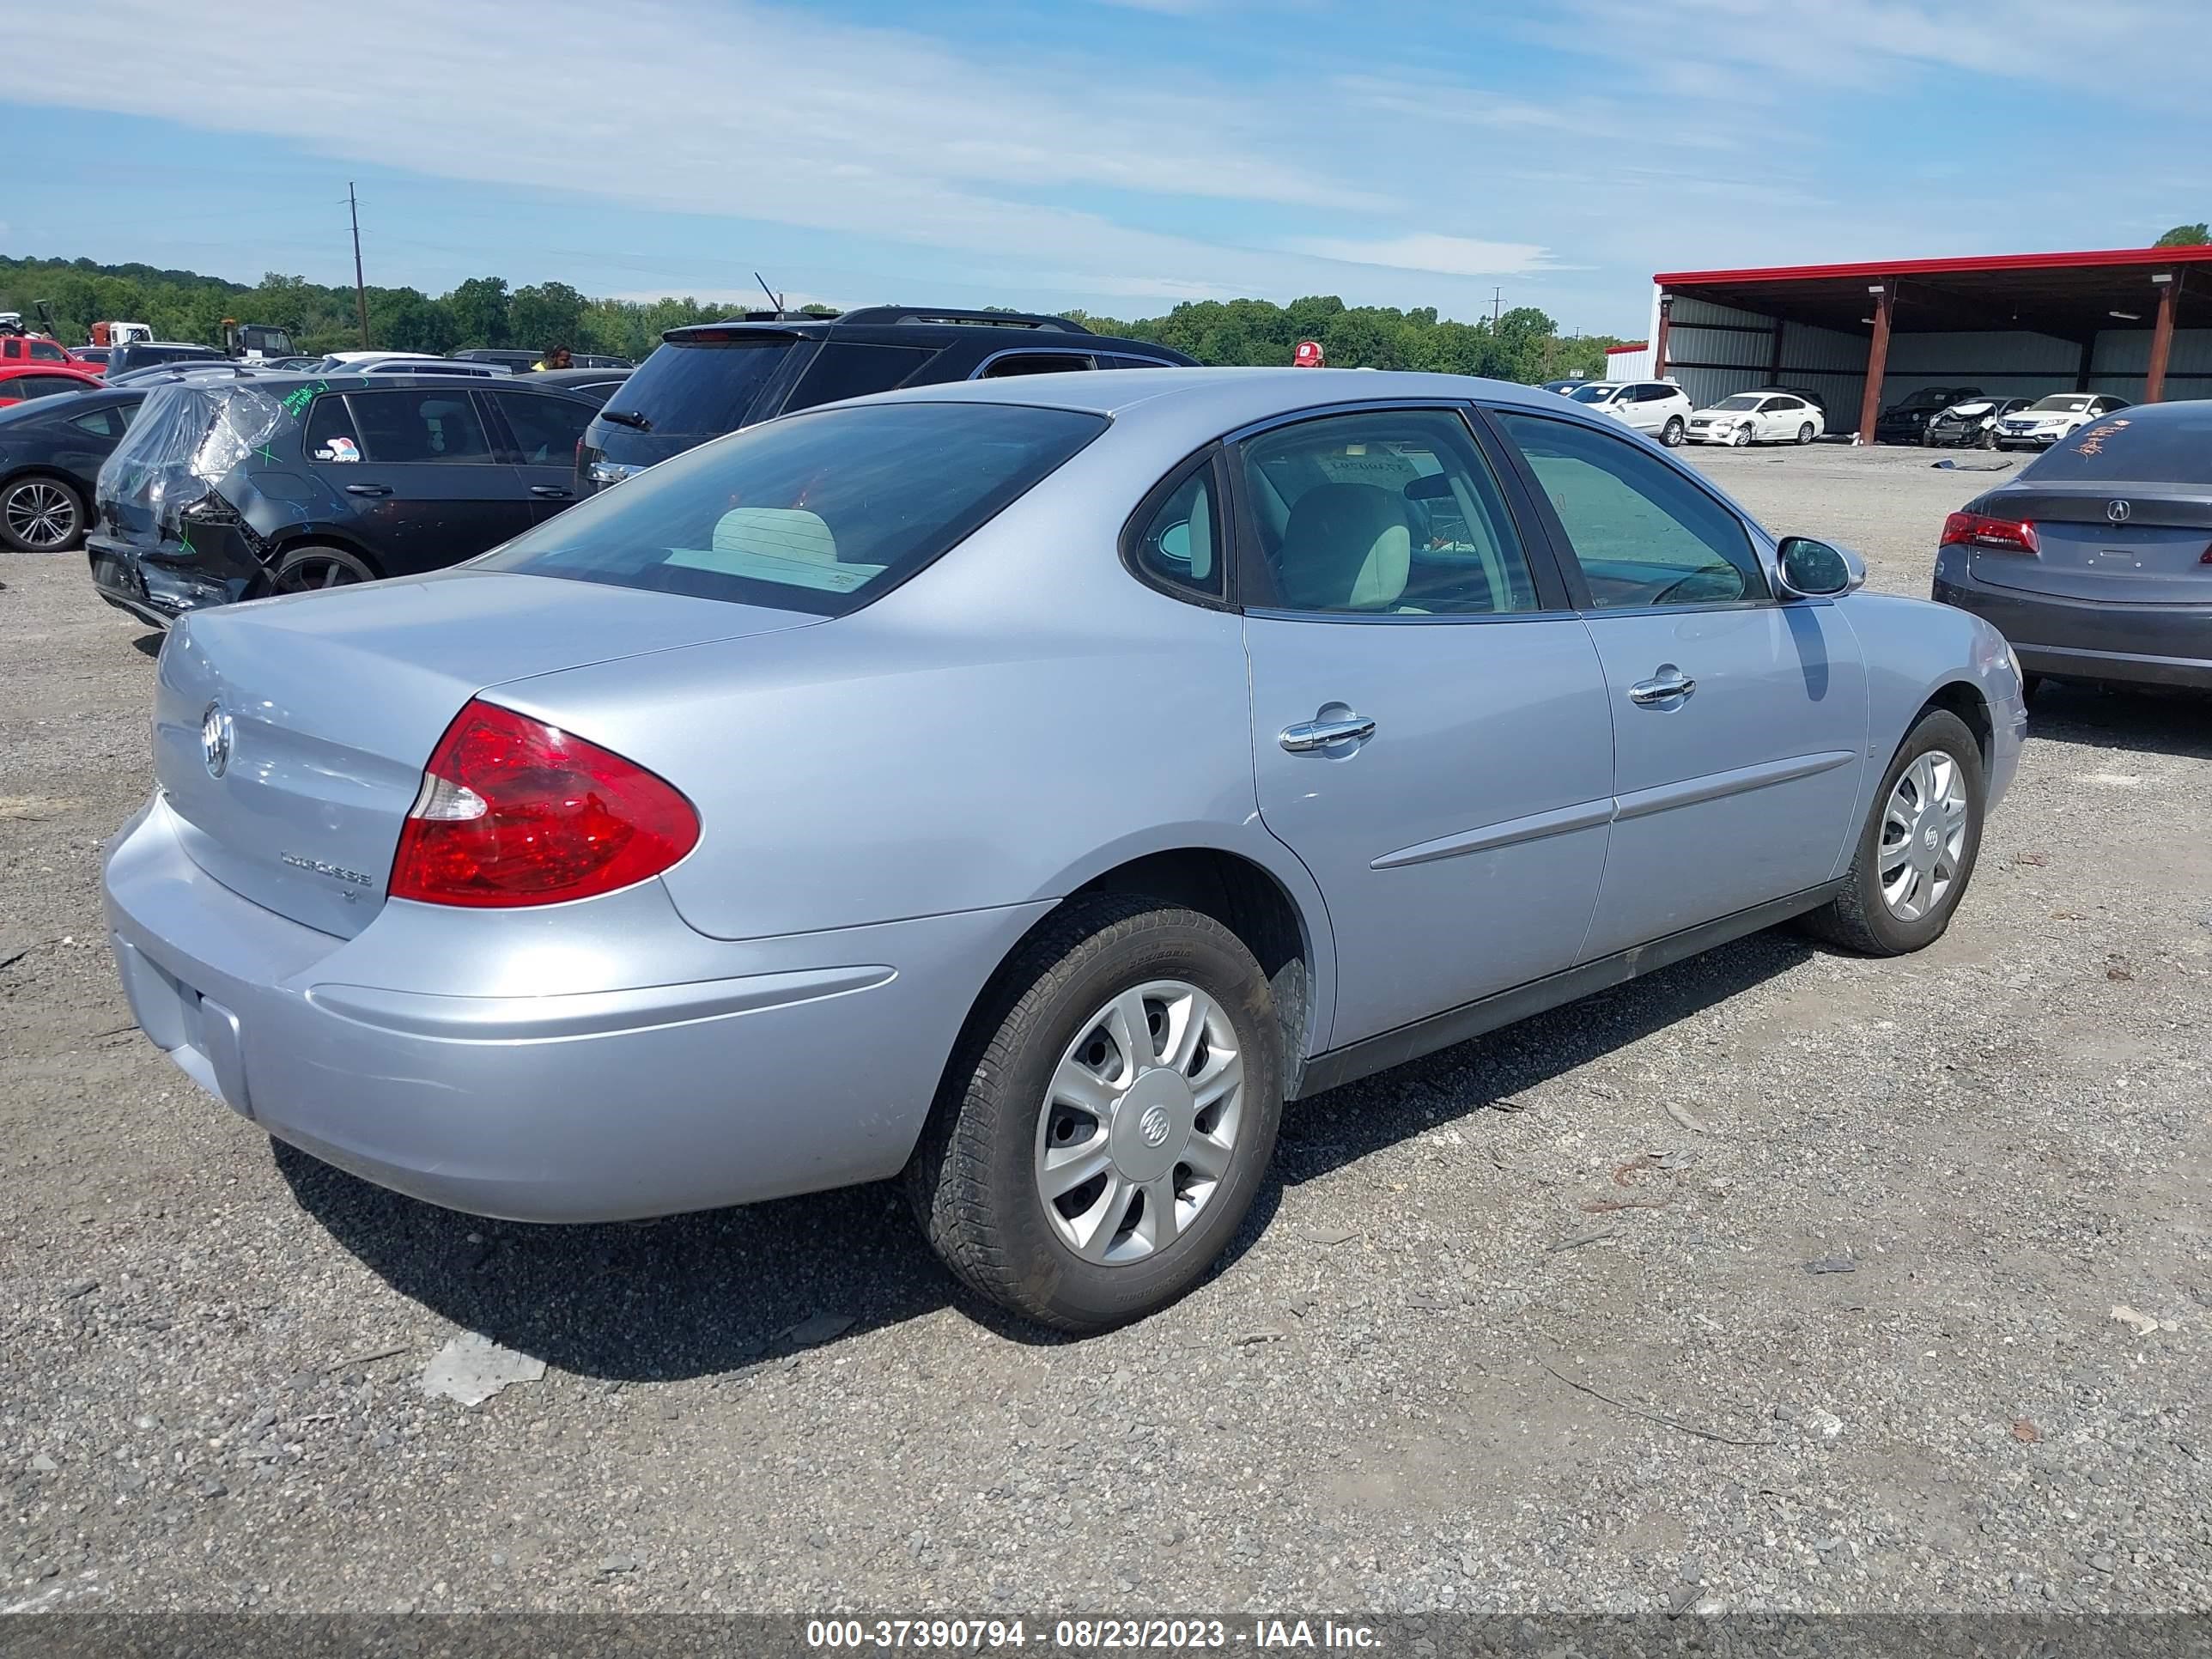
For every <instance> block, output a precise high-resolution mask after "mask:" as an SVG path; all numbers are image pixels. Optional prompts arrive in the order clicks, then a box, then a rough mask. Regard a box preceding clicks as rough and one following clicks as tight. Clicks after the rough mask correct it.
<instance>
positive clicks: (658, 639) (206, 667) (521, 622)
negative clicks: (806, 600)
mask: <svg viewBox="0 0 2212 1659" xmlns="http://www.w3.org/2000/svg"><path fill="white" fill-rule="evenodd" d="M820 620H821V618H819V617H813V616H809V615H804V614H801V613H799V612H796V611H774V610H768V609H764V608H759V607H755V606H750V605H732V604H728V603H725V602H721V601H716V600H705V599H690V598H684V597H681V596H677V595H671V594H665V593H651V592H639V591H635V590H631V589H623V588H613V587H608V586H603V585H600V584H598V583H589V582H579V581H570V580H562V579H559V578H555V577H547V576H527V575H520V574H507V573H495V572H483V571H470V570H455V571H451V572H446V573H441V574H438V575H435V576H430V577H426V578H422V579H420V580H413V581H392V582H380V583H376V584H373V585H370V586H362V587H356V588H352V589H349V590H345V591H343V592H332V593H327V594H323V593H313V594H303V595H300V596H297V597H295V598H289V599H272V600H266V601H263V602H261V603H258V604H254V605H236V606H225V607H222V608H219V609H216V610H212V611H198V612H195V613H193V614H191V616H189V617H185V618H183V619H180V621H179V623H178V625H177V626H176V627H175V628H174V629H172V631H171V632H170V635H169V636H168V640H167V644H166V646H165V647H164V649H163V651H162V653H161V673H160V684H159V689H158V690H157V692H156V695H155V714H154V764H155V775H156V777H157V778H158V780H159V781H160V785H161V793H162V796H163V798H164V799H165V800H166V801H167V805H168V806H169V809H170V811H171V812H172V813H173V815H174V816H175V817H176V819H177V820H178V825H179V836H181V838H182V840H183V842H184V845H185V850H186V851H187V852H188V853H189V854H191V858H192V859H193V860H194V861H195V862H196V863H197V864H198V865H199V866H200V867H201V868H202V869H204V870H205V871H206V872H208V873H209V874H210V875H211V876H213V877H214V878H216V880H218V881H220V882H222V884H223V885H224V886H226V887H228V888H230V889H231V890H233V891H234V892H237V893H240V894H242V895H243V896H246V897H247V898H250V899H252V900H253V901H255V902H257V903H259V904H263V905H265V906H266V907H268V908H270V909H272V910H275V911H276V912H278V913H279V914H281V915H286V916H289V917H290V918H291V919H292V920H293V921H298V922H301V923H304V924H306V925H307V926H308V927H317V928H320V929H322V930H323V931H324V932H325V933H336V934H338V935H341V936H343V937H348V938H349V937H351V936H352V935H353V934H355V933H359V932H360V931H361V930H362V928H363V927H367V926H368V923H369V921H370V920H371V919H372V918H373V917H374V915H375V914H376V912H377V911H378V909H379V908H381V907H382V905H383V903H384V898H385V885H386V880H387V879H388V878H389V877H390V875H391V872H392V854H393V853H394V852H395V851H396V850H397V848H398V842H399V832H400V827H401V825H402V823H404V820H405V818H406V815H407V812H408V810H409V808H410V806H412V805H413V804H414V801H415V798H416V793H417V792H418V791H419V790H420V788H421V787H422V766H423V763H424V762H425V761H426V760H428V758H429V756H430V751H431V750H432V749H433V748H434V747H435V745H436V744H437V741H438V738H439V737H440V736H441V734H442V733H443V732H444V731H445V729H446V727H447V725H448V724H449V723H450V722H451V721H452V720H453V716H454V715H455V714H458V713H459V711H460V709H461V708H462V706H463V705H464V704H465V703H466V702H468V700H469V699H470V698H471V696H475V695H477V693H478V692H480V691H483V690H487V689H488V688H490V687H493V686H496V685H498V684H501V683H503V682H506V681H510V680H516V679H522V678H528V677H531V676H532V675H537V674H543V673H547V672H550V671H554V670H557V669H562V668H573V667H579V666H581V665H585V664H588V663H593V662H605V661H607V660H610V659H615V658H620V657H629V656H635V655H638V654H640V653H646V652H653V651H665V650H671V649H674V648H677V647H683V646H688V645H696V644H701V643H703V642H705V641H710V640H721V639H730V638H734V637H738V636H741V635H749V634H759V633H766V632H769V631H770V630H773V629H783V628H794V627H799V626H800V625H802V624H805V623H813V622H818V621H820ZM577 735H579V736H580V737H585V738H589V737H590V736H591V733H590V732H579V733H578V734H577Z"/></svg>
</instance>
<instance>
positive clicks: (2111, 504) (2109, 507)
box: [2105, 501, 2135, 524]
mask: <svg viewBox="0 0 2212 1659" xmlns="http://www.w3.org/2000/svg"><path fill="white" fill-rule="evenodd" d="M2134 511H2135V507H2133V506H2132V505H2131V504H2130V503H2129V502H2126V501H2106V503H2105V516H2106V518H2108V519H2110V520H2112V522H2113V523H2114V524H2125V523H2126V522H2127V521H2128V514H2129V513H2132V512H2134Z"/></svg>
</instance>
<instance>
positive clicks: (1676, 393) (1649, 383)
mask: <svg viewBox="0 0 2212 1659" xmlns="http://www.w3.org/2000/svg"><path fill="white" fill-rule="evenodd" d="M1567 396H1568V397H1569V398H1572V399H1573V400H1574V401H1575V402H1577V403H1578V404H1581V405H1582V406H1583V408H1585V409H1589V410H1599V411H1601V412H1602V413H1604V414H1607V415H1610V416H1613V418H1614V419H1615V420H1617V421H1621V422H1626V424H1628V425H1630V426H1632V427H1634V428H1636V429H1637V430H1638V432H1648V433H1650V435H1652V436H1653V437H1655V438H1656V439H1657V440H1658V441H1660V442H1661V443H1662V444H1664V445H1666V446H1667V447H1668V448H1669V449H1672V448H1673V447H1674V446H1675V445H1676V444H1678V443H1680V442H1681V441H1682V435H1683V434H1685V433H1686V432H1687V431H1688V430H1689V429H1690V394H1689V393H1688V392H1685V391H1683V390H1682V388H1681V387H1680V386H1676V385H1675V384H1674V382H1673V381H1672V380H1585V381H1583V384H1582V385H1580V386H1577V387H1576V388H1575V389H1574V390H1573V391H1571V392H1569V393H1567Z"/></svg>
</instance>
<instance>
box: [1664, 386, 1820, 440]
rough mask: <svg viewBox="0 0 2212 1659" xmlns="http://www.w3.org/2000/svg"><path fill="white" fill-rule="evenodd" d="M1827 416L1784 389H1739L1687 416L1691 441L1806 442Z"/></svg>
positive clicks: (1815, 432)
mask: <svg viewBox="0 0 2212 1659" xmlns="http://www.w3.org/2000/svg"><path fill="white" fill-rule="evenodd" d="M1826 425H1827V416H1826V415H1824V414H1822V413H1821V411H1820V410H1818V409H1817V408H1815V407H1814V405H1813V404H1808V403H1807V402H1806V401H1805V400H1804V399H1803V398H1800V397H1797V396H1795V395H1794V394H1792V393H1790V392H1737V393H1736V394H1735V396H1734V397H1733V398H1722V399H1721V400H1720V402H1718V403H1717V404H1714V405H1713V406H1712V407H1711V409H1701V410H1698V411H1697V413H1696V414H1694V415H1692V416H1690V441H1691V442H1692V443H1693V444H1736V445H1743V444H1789V443H1795V444H1809V443H1811V442H1812V441H1813V440H1814V439H1815V438H1817V437H1819V436H1820V432H1821V429H1822V428H1824V427H1826Z"/></svg>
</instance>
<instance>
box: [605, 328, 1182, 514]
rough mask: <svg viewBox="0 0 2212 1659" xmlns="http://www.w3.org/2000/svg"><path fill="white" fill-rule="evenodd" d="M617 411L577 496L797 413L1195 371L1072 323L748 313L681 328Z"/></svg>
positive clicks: (1177, 357) (612, 408)
mask: <svg viewBox="0 0 2212 1659" xmlns="http://www.w3.org/2000/svg"><path fill="white" fill-rule="evenodd" d="M660 338H661V345H660V348H659V350H657V351H655V352H654V353H653V355H652V356H650V357H647V359H646V360H645V362H644V363H643V364H641V366H640V367H639V368H638V369H637V370H636V372H635V373H634V374H631V376H630V377H629V380H627V381H626V382H624V383H623V388H622V390H621V391H620V392H617V393H616V394H615V395H614V396H613V397H612V398H609V399H608V400H607V407H606V408H605V409H604V410H601V411H600V412H599V419H597V420H595V421H593V422H592V425H591V429H590V430H589V431H587V432H586V433H585V435H584V442H583V445H582V447H580V448H579V449H578V450H577V451H576V493H577V494H578V495H589V494H590V493H591V492H592V491H593V490H594V489H599V488H601V487H602V486H604V485H606V484H611V483H620V482H621V481H622V480H623V479H624V478H627V477H629V476H630V475H631V474H632V473H634V472H641V471H644V470H645V469H646V468H647V467H648V466H651V465H653V463H654V462H656V461H665V460H666V459H668V458H669V457H670V456H671V455H677V454H681V453H683V452H684V450H687V449H690V448H694V447H696V446H698V445H700V444H703V443H705V442H706V441H708V439H709V438H719V437H720V436H721V435H723V434H724V433H726V432H734V431H736V430H737V429H738V428H739V427H743V426H751V425H754V424H755V423H756V422H761V421H765V420H767V419H769V417H771V416H776V415H787V414H789V413H791V411H792V410H798V409H811V408H813V407H814V406H815V405H816V404H832V403H836V401H837V400H838V399H839V398H860V397H865V396H866V395H867V394H868V393H870V392H888V391H890V389H891V388H892V387H893V386H929V385H934V384H937V383H939V382H942V381H945V380H988V379H991V378H993V377H994V376H998V375H1003V374H1061V373H1065V372H1068V371H1072V370H1079V369H1094V368H1169V367H1172V366H1176V365H1181V366H1184V367H1188V366H1190V365H1191V364H1192V363H1193V362H1194V359H1192V358H1189V357H1186V356H1183V355H1182V353H1181V352H1180V351H1171V350H1170V349H1168V348H1167V347H1165V346H1157V345H1150V344H1147V343H1146V342H1144V341H1142V340H1117V339H1114V338H1112V337H1109V336H1107V335H1103V334H1093V333H1092V332H1091V331H1090V330H1089V329H1086V328H1085V327H1084V326H1083V325H1081V324H1079V323H1072V322H1069V321H1068V320H1067V319H1066V318H1063V317H1034V316H1030V315H1028V314H1026V313H1022V312H1018V311H923V310H919V309H915V308H914V307H906V306H869V307H865V308H864V309H861V310H859V311H848V312H847V313H845V314H844V315H843V316H842V317H833V318H823V319H811V318H792V317H781V318H779V317H775V316H774V315H773V313H748V315H747V316H745V317H744V318H743V319H732V321H729V322H725V323H702V324H699V325H696V326H694V327H690V328H672V329H671V330H669V331H668V332H667V333H665V334H664V335H662V336H661V337H660Z"/></svg>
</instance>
